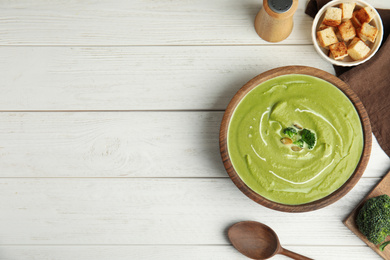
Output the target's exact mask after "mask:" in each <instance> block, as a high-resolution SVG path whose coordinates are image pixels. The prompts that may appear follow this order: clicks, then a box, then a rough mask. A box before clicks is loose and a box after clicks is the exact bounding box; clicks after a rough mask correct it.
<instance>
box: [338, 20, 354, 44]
mask: <svg viewBox="0 0 390 260" xmlns="http://www.w3.org/2000/svg"><path fill="white" fill-rule="evenodd" d="M338 29H339V32H340V35H341V38H342V39H343V41H345V42H347V41H349V40H351V39H353V38H355V36H356V30H355V27H353V24H352V22H351V20H347V21H346V22H343V23H342V24H340V25H339V26H338Z"/></svg>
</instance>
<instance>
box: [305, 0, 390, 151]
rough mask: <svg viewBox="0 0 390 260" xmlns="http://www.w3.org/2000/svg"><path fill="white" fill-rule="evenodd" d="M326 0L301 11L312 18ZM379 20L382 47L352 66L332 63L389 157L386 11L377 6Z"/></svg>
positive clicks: (389, 13) (389, 22)
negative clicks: (380, 21)
mask: <svg viewBox="0 0 390 260" xmlns="http://www.w3.org/2000/svg"><path fill="white" fill-rule="evenodd" d="M328 2H329V0H310V1H309V3H308V4H307V7H306V10H305V13H306V14H308V15H310V16H311V17H314V16H315V15H316V13H317V12H318V10H319V9H321V7H322V6H324V5H325V4H326V3H328ZM377 11H378V13H379V14H380V16H381V18H382V22H383V28H384V34H383V42H382V46H381V47H380V49H379V50H378V52H377V53H376V54H375V55H374V57H372V58H371V59H370V60H369V61H367V62H365V63H363V64H361V65H358V66H355V67H339V66H334V69H335V72H336V75H337V76H338V77H339V78H340V79H342V80H343V81H344V82H346V83H348V85H349V86H350V87H351V88H352V90H353V91H355V93H356V94H357V95H358V96H359V98H360V100H361V101H362V102H363V105H364V106H365V108H366V110H367V113H368V116H369V118H370V121H371V127H372V131H373V133H374V135H375V137H376V139H377V140H378V143H379V145H380V146H381V147H382V149H383V151H385V153H386V154H387V155H388V156H389V157H390V37H388V36H389V33H390V10H385V9H377Z"/></svg>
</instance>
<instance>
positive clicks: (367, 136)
mask: <svg viewBox="0 0 390 260" xmlns="http://www.w3.org/2000/svg"><path fill="white" fill-rule="evenodd" d="M288 74H304V75H310V76H314V77H317V78H320V79H323V80H325V81H327V82H329V83H331V84H333V85H334V86H336V87H337V88H339V89H340V90H341V91H342V92H343V93H344V94H345V95H346V96H347V97H348V98H349V99H350V100H351V102H352V103H353V105H354V106H355V108H356V110H357V113H358V114H359V117H360V121H361V124H362V129H363V142H364V144H363V152H362V156H361V158H360V161H359V163H358V165H357V166H356V169H355V171H354V172H353V174H352V175H351V177H350V178H349V179H348V180H347V181H346V182H345V183H344V184H343V185H342V186H341V187H340V188H339V189H337V190H336V191H334V192H333V193H332V194H330V195H328V196H326V197H324V198H322V199H319V200H316V201H313V202H310V203H306V204H302V205H286V204H281V203H276V202H273V201H271V200H268V199H266V198H265V197H263V196H261V195H260V194H258V193H256V192H254V191H253V190H252V189H250V188H249V187H248V186H247V185H246V184H245V183H244V182H243V181H242V179H241V178H240V176H239V174H238V173H237V172H236V171H235V169H234V167H233V165H232V162H231V160H230V157H229V151H228V145H227V136H228V128H229V123H230V120H231V117H232V115H233V113H234V110H235V109H236V107H237V105H238V104H239V103H240V101H241V100H242V99H243V98H244V97H245V96H246V94H248V93H249V92H250V91H251V90H252V89H254V88H255V87H257V86H258V85H259V84H261V83H263V82H266V81H267V80H270V79H272V78H275V77H278V76H281V75H288ZM371 137H372V132H371V125H370V121H369V118H368V115H367V111H366V110H365V108H364V106H363V104H362V103H361V101H360V99H359V98H358V96H357V95H356V94H355V93H354V92H353V91H352V89H350V88H349V86H348V85H347V84H346V83H345V82H343V81H342V80H340V79H339V78H337V77H335V76H334V75H332V74H329V73H327V72H325V71H323V70H319V69H315V68H311V67H305V66H286V67H280V68H276V69H273V70H270V71H266V72H264V73H262V74H260V75H258V76H256V77H254V78H253V79H251V80H250V81H249V82H248V83H246V84H245V85H244V86H243V87H242V88H241V89H240V90H239V91H237V93H236V95H235V96H234V97H233V99H232V100H231V101H230V103H229V105H228V107H227V108H226V111H225V114H224V116H223V119H222V123H221V129H220V135H219V143H220V152H221V157H222V161H223V163H224V166H225V169H226V171H227V173H228V174H229V177H230V178H231V179H232V181H233V182H234V184H235V185H236V186H237V187H238V188H239V189H240V190H241V191H242V192H243V193H244V194H245V195H246V196H248V197H249V198H251V199H252V200H254V201H255V202H257V203H259V204H261V205H264V206H266V207H269V208H271V209H275V210H280V211H285V212H306V211H312V210H317V209H319V208H322V207H325V206H328V205H330V204H332V203H334V202H335V201H337V200H339V199H340V198H341V197H343V196H345V194H347V193H348V192H349V191H350V190H351V189H352V188H353V187H354V186H355V185H356V183H357V182H358V181H359V179H360V177H361V176H362V175H363V173H364V171H365V169H366V167H367V164H368V161H369V158H370V154H371V145H372V139H371Z"/></svg>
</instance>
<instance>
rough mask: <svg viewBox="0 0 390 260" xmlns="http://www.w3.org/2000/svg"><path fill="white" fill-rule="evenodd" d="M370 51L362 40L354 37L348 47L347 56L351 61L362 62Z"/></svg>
mask: <svg viewBox="0 0 390 260" xmlns="http://www.w3.org/2000/svg"><path fill="white" fill-rule="evenodd" d="M370 50H371V49H370V48H369V47H368V46H367V45H366V44H365V43H364V42H363V41H362V40H360V39H359V38H357V37H355V38H354V39H353V40H352V42H351V44H350V45H349V46H348V55H349V56H350V57H351V58H352V59H353V60H362V59H364V58H366V57H367V56H368V54H369V52H370Z"/></svg>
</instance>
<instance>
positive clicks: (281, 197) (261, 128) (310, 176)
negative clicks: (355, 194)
mask: <svg viewBox="0 0 390 260" xmlns="http://www.w3.org/2000/svg"><path fill="white" fill-rule="evenodd" d="M294 125H295V126H296V127H297V128H295V127H294ZM288 127H294V128H295V129H296V130H297V133H298V134H297V135H295V136H294V137H293V138H291V140H292V141H297V140H298V139H300V138H301V136H300V135H301V133H302V132H301V131H302V130H301V129H300V128H305V129H308V130H310V131H311V132H313V133H315V136H316V143H315V145H314V147H313V148H312V149H310V148H309V147H307V145H306V146H304V147H303V148H302V149H301V150H300V151H293V149H292V146H295V145H294V144H292V145H291V144H284V143H282V142H281V139H282V138H286V137H288V136H287V135H286V134H285V133H284V129H286V128H288ZM362 150H363V131H362V125H361V122H360V119H359V116H358V113H357V111H356V109H355V107H354V106H353V104H352V102H351V101H350V100H349V99H348V98H347V97H346V96H345V94H344V93H343V92H341V91H340V90H339V89H338V88H336V87H335V86H334V85H332V84H330V83H329V82H327V81H324V80H322V79H319V78H316V77H312V76H307V75H301V74H291V75H285V76H279V77H276V78H273V79H271V80H268V81H266V82H264V83H262V84H260V85H258V86H257V87H255V88H254V89H252V90H251V91H250V92H249V93H248V94H247V95H246V96H245V97H244V98H243V99H242V100H241V101H240V103H239V104H238V106H237V107H236V109H235V110H234V112H233V115H232V118H231V120H230V123H229V128H228V152H229V156H230V159H231V161H232V164H233V167H234V169H235V170H236V172H237V173H238V175H239V176H240V178H241V179H242V180H243V181H244V183H245V184H246V185H248V186H249V187H250V188H251V189H252V190H253V191H255V192H256V193H258V194H260V195H262V196H263V197H265V198H267V199H269V200H272V201H275V202H278V203H282V204H288V205H298V204H304V203H308V202H311V201H315V200H318V199H321V198H323V197H325V196H327V195H329V194H331V193H332V192H334V191H335V190H337V189H338V188H340V187H341V186H342V185H343V184H344V183H345V182H346V181H347V180H348V178H349V177H350V176H351V175H352V173H353V172H354V170H355V168H356V166H357V164H358V162H359V160H360V157H361V154H362Z"/></svg>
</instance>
